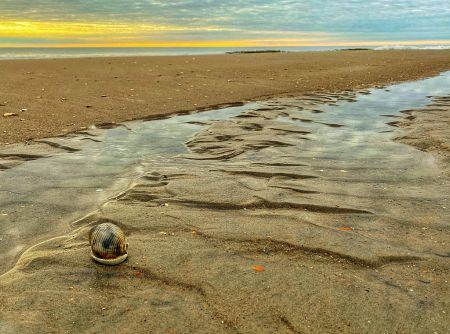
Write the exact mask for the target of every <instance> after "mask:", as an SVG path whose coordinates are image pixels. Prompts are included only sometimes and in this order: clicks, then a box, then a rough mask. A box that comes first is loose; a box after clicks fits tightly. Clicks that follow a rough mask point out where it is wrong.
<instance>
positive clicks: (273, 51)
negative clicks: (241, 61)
mask: <svg viewBox="0 0 450 334" xmlns="http://www.w3.org/2000/svg"><path fill="white" fill-rule="evenodd" d="M275 52H285V51H281V50H258V51H230V52H226V53H228V54H234V53H275Z"/></svg>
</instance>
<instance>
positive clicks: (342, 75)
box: [0, 50, 450, 145]
mask: <svg viewBox="0 0 450 334" xmlns="http://www.w3.org/2000/svg"><path fill="white" fill-rule="evenodd" d="M449 59H450V50H391V51H372V50H362V51H329V52H296V53H276V54H229V55H214V56H179V57H178V56H177V57H175V56H174V57H134V58H132V57H130V58H92V59H54V60H53V59H49V60H2V61H0V76H1V78H2V80H1V81H0V105H1V104H4V106H0V114H1V115H2V116H3V115H4V114H6V113H14V114H16V115H17V116H11V117H7V118H5V117H1V118H0V145H4V144H5V143H15V142H24V141H29V140H32V139H36V138H46V137H54V136H57V135H63V134H66V133H69V132H74V131H79V130H82V129H83V128H85V127H89V126H90V125H92V124H94V125H100V124H109V123H112V122H124V121H128V120H132V119H153V118H160V117H164V115H169V114H174V113H186V112H193V111H201V110H205V109H209V108H213V109H214V108H217V107H218V106H224V105H225V106H226V105H229V104H234V103H242V102H246V101H250V100H261V99H266V98H268V97H272V96H280V95H289V94H294V95H298V94H302V93H313V92H333V91H342V90H352V89H357V88H367V87H372V86H375V85H384V84H388V83H393V82H400V81H409V80H417V79H420V78H424V77H430V76H433V75H437V74H438V73H440V72H442V71H444V70H449V69H450V60H449ZM22 109H27V110H26V111H21V110H22Z"/></svg>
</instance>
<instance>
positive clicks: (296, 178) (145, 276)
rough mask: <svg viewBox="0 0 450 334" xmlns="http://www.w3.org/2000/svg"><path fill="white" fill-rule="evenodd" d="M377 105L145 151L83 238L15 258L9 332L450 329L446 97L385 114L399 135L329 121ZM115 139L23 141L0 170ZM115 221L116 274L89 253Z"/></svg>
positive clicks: (278, 116)
mask: <svg viewBox="0 0 450 334" xmlns="http://www.w3.org/2000/svg"><path fill="white" fill-rule="evenodd" d="M196 58H197V57H196ZM371 94H374V95H375V93H374V92H373V91H369V90H367V89H359V90H354V91H343V92H339V93H331V94H326V93H321V94H314V95H297V96H291V97H282V98H273V99H270V100H268V101H266V102H263V103H259V104H254V105H252V106H250V107H248V108H247V109H243V110H242V112H236V114H234V115H233V116H231V117H224V118H220V117H219V118H216V119H212V118H211V119H203V120H201V119H200V118H194V119H190V120H188V121H185V122H181V123H180V124H179V125H178V126H179V127H180V129H181V128H183V127H193V128H194V127H198V128H196V129H197V131H195V134H194V135H193V136H190V137H189V138H188V139H187V140H185V141H184V144H185V149H183V150H182V151H177V152H176V153H177V154H170V152H169V151H170V150H174V148H173V147H172V146H170V145H169V144H168V145H169V146H168V148H167V149H166V150H167V151H168V152H166V154H164V153H159V154H161V156H159V157H157V156H156V155H157V154H155V156H153V157H150V158H149V157H142V159H141V160H140V161H139V162H138V163H136V164H135V165H134V167H133V168H132V169H131V170H128V178H127V180H132V182H131V184H130V185H129V186H127V187H126V189H125V190H124V191H122V192H120V193H119V194H118V193H117V192H118V191H117V189H118V186H116V187H115V186H114V185H113V186H111V189H110V190H109V191H110V192H109V194H114V195H111V196H109V197H107V198H106V199H105V198H104V197H102V199H103V200H104V201H103V204H102V205H97V204H96V203H98V200H97V202H95V203H93V205H97V208H98V209H97V210H95V211H94V210H92V212H91V213H89V214H87V215H86V216H84V217H83V218H81V219H77V220H75V219H73V220H69V221H70V228H68V227H67V226H66V229H67V230H70V231H68V232H67V233H65V234H61V231H63V230H64V228H63V227H60V229H59V230H56V231H55V230H49V231H46V232H45V231H44V232H43V233H44V234H45V233H47V235H48V236H51V238H50V237H48V238H47V240H41V241H40V243H38V244H37V242H34V243H33V245H34V246H31V247H29V248H27V249H26V250H24V251H22V252H20V254H19V255H16V257H15V258H14V259H15V262H14V261H12V262H11V265H10V267H11V270H9V271H6V270H5V273H4V274H3V275H2V276H0V288H1V294H0V305H1V310H0V323H1V326H2V327H1V328H2V331H3V332H5V333H20V332H44V331H45V332H56V333H62V332H68V333H84V332H86V333H149V332H151V333H254V332H257V333H393V332H399V333H430V332H431V333H434V332H437V333H445V332H448V331H449V330H450V321H449V319H448V314H449V313H450V303H449V294H450V285H449V284H448V279H449V273H450V265H449V261H448V259H449V257H450V248H449V245H450V243H449V236H450V224H449V221H448V209H447V206H446V205H447V204H446V201H447V196H448V187H447V185H448V183H449V176H450V175H449V173H448V171H449V170H450V165H449V162H450V161H449V160H448V152H449V151H448V147H450V146H449V145H450V133H449V132H448V129H447V128H448V122H449V120H450V119H449V115H450V114H449V112H450V104H449V99H448V95H441V96H435V97H433V99H432V104H431V105H429V106H426V107H425V108H419V109H414V110H413V109H411V110H403V111H402V112H403V115H402V116H392V115H381V116H388V117H395V120H394V121H393V122H390V121H392V118H383V119H384V122H385V123H388V122H389V123H390V125H391V126H390V127H389V126H385V125H382V126H380V128H381V129H388V130H387V131H379V132H377V131H371V130H370V129H367V128H365V126H360V127H359V128H358V127H357V126H356V125H355V129H358V130H348V131H347V129H350V127H349V124H353V123H355V124H357V123H358V121H360V120H361V119H364V116H363V117H361V118H357V119H356V120H355V121H352V120H348V118H347V116H345V115H344V116H342V117H340V116H339V114H337V113H332V111H333V110H335V108H338V107H339V106H341V105H345V106H347V107H348V108H351V106H352V105H357V103H358V101H359V100H361V99H362V97H367V98H368V99H369V98H370V96H371ZM446 94H448V92H447V93H446ZM369 101H370V100H369ZM357 109H358V108H357ZM350 110H351V109H350ZM399 111H400V110H399ZM223 112H225V110H223ZM357 112H358V113H360V114H361V113H363V112H362V111H361V110H359V109H358V110H357ZM382 112H383V110H382ZM175 119H176V118H174V119H173V121H174V122H175ZM346 122H347V123H346ZM150 123H152V122H150ZM369 123H370V121H369ZM143 124H145V122H141V123H139V122H135V123H127V124H124V125H120V124H119V127H118V128H116V129H114V131H116V132H115V136H119V135H121V134H125V133H127V134H129V135H130V136H135V137H131V138H140V137H142V135H137V134H135V132H138V131H139V129H140V127H141V126H143ZM161 124H163V123H161ZM384 126H385V127H384ZM395 126H396V127H399V128H400V129H396V128H395ZM161 127H162V125H161ZM393 129H394V130H395V131H396V132H395V140H394V141H392V140H390V138H391V137H392V135H391V134H389V133H388V134H387V133H386V132H391V131H394V130H393ZM102 131H103V132H102ZM105 131H106V130H101V129H87V130H84V131H83V132H82V133H77V134H73V135H71V136H68V137H64V138H54V139H47V140H45V141H44V142H38V143H36V144H33V145H28V146H23V145H16V146H14V145H11V148H9V149H8V150H10V151H8V152H9V153H8V154H9V155H7V154H6V153H4V156H3V158H4V159H5V160H7V159H6V158H5V157H6V156H8V157H10V160H9V161H7V162H2V163H3V164H4V165H5V166H6V167H5V171H10V172H12V171H13V170H15V169H17V170H20V168H23V167H25V166H26V164H27V161H26V160H27V159H30V161H33V160H32V159H37V160H38V161H42V162H45V161H47V163H49V161H53V160H52V159H53V158H54V157H57V156H58V155H61V154H62V155H66V156H76V155H77V154H80V153H81V152H83V150H88V149H90V147H94V149H95V148H96V147H97V146H95V145H101V144H102V141H105V142H106V140H107V139H108V136H107V135H105V134H104V133H105ZM351 131H355V133H354V136H353V137H350V134H349V133H350V132H351ZM102 133H103V135H102ZM324 134H325V135H324ZM389 135H390V136H391V137H389ZM109 137H113V135H109ZM343 138H344V139H343ZM355 138H363V139H364V140H367V142H364V141H363V144H360V145H357V143H356V142H355V141H354V140H355ZM346 139H348V140H346ZM167 140H169V139H167ZM144 142H145V141H144ZM48 143H52V144H48ZM141 143H142V142H141ZM131 144H132V142H131V141H129V145H130V146H131ZM404 144H407V145H404ZM34 145H37V146H36V152H38V153H39V154H36V155H32V154H31V152H33V151H34V149H33V146H34ZM90 145H91V146H90ZM135 145H137V146H139V147H141V146H142V145H141V144H139V142H137V143H135ZM415 147H417V148H419V150H418V149H416V148H415ZM142 149H143V148H142ZM45 150H47V151H45ZM48 150H51V152H49V151H48ZM27 152H28V153H27ZM45 152H47V155H48V156H49V157H45V156H43V155H45V154H46V153H45ZM64 152H65V153H64ZM70 152H72V153H70ZM92 152H94V151H92ZM139 152H140V151H139ZM161 152H162V151H161ZM41 155H42V156H41ZM50 156H53V158H52V157H50ZM19 158H20V159H19ZM73 159H75V158H73ZM87 161H89V160H87ZM8 164H9V165H8ZM6 168H8V169H6ZM111 173H112V172H111ZM107 181H108V182H110V179H107ZM116 183H117V184H121V186H122V187H123V185H124V184H125V183H126V182H125V181H123V180H122V181H120V180H116ZM86 184H87V183H86ZM446 184H447V185H446ZM99 186H103V185H101V184H98V185H97V187H99ZM114 187H115V188H114ZM105 189H106V188H105ZM17 196H19V195H17ZM4 198H6V197H4ZM17 201H18V200H17ZM12 205H13V204H11V208H13V206H12ZM36 205H38V203H36ZM448 208H450V206H448ZM77 209H78V208H77ZM82 209H83V210H87V209H88V207H87V206H86V207H84V208H82ZM80 210H81V209H80ZM80 210H75V209H74V212H75V213H74V215H76V214H79V212H81V211H82V210H81V211H80ZM49 216H51V213H49ZM52 221H58V219H56V218H55V219H52ZM103 222H112V223H114V224H116V225H117V226H119V227H120V228H121V229H122V230H123V231H124V233H125V236H126V240H127V242H128V243H129V244H130V246H129V257H128V259H127V260H126V261H125V262H124V263H122V264H120V265H118V266H116V267H107V266H102V265H100V264H98V263H95V262H94V261H93V260H92V258H91V257H90V255H89V254H90V248H89V243H88V232H89V230H90V229H91V228H92V226H94V225H97V224H99V223H103ZM55 224H56V223H55ZM59 224H60V225H58V226H64V222H60V223H59ZM65 224H67V221H66V223H65ZM58 232H59V233H60V234H59V235H58ZM40 237H42V236H40ZM30 238H31V239H32V237H30ZM25 242H26V241H25V240H24V241H23V243H25Z"/></svg>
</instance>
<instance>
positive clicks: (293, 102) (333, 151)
mask: <svg viewBox="0 0 450 334" xmlns="http://www.w3.org/2000/svg"><path fill="white" fill-rule="evenodd" d="M446 87H450V73H445V74H443V75H441V76H439V77H436V78H432V79H427V80H423V81H419V82H413V83H405V84H399V85H395V86H390V87H387V88H385V89H370V90H363V91H361V92H360V93H359V94H356V95H355V94H353V93H342V94H336V95H333V94H329V95H318V96H300V97H287V98H277V99H273V100H271V101H266V102H264V103H259V104H256V103H254V104H247V105H245V106H243V107H233V108H227V109H222V110H211V111H207V112H203V113H199V114H192V115H185V116H175V117H172V118H168V119H164V120H156V121H149V122H141V121H136V122H130V123H127V124H123V125H118V127H116V128H114V129H110V130H100V129H90V130H87V131H86V132H85V133H84V134H79V135H74V136H70V137H67V138H55V139H50V140H48V141H47V142H51V143H52V147H47V150H43V149H42V148H41V149H40V151H39V150H37V149H35V147H34V146H29V147H24V148H18V150H19V151H20V150H22V151H23V152H25V153H26V154H38V155H39V154H44V153H42V152H43V151H45V154H48V155H50V156H48V157H45V158H41V159H39V158H36V159H35V160H31V161H23V164H21V165H18V166H16V167H14V168H10V169H6V170H3V171H1V172H0V173H1V181H0V182H1V183H0V203H1V206H0V207H1V209H0V211H1V212H0V214H7V215H3V216H0V221H1V227H0V254H2V260H1V262H0V273H2V272H4V271H5V270H7V269H8V268H10V267H11V265H13V264H14V262H15V261H16V260H17V258H18V256H19V255H20V253H21V252H22V251H23V250H25V249H26V248H27V247H30V246H31V245H33V244H35V243H36V242H39V241H42V240H45V238H48V237H50V236H55V235H60V234H63V233H67V232H68V231H70V230H71V229H72V227H71V225H70V224H71V223H72V222H73V221H75V220H77V219H78V218H81V217H82V216H83V215H85V214H87V213H89V212H91V211H93V210H95V209H96V208H98V207H99V206H100V205H101V204H102V203H104V202H106V201H108V200H109V199H111V198H113V197H114V196H116V195H117V194H118V193H120V192H121V191H123V190H125V189H127V187H128V186H129V184H130V183H131V182H132V181H133V180H135V179H136V178H138V177H139V176H140V175H142V174H143V173H145V172H146V171H147V170H148V168H149V165H151V166H153V167H155V166H160V168H163V169H164V168H165V169H167V170H172V169H173V170H175V169H178V170H179V169H180V168H182V169H183V170H184V171H187V170H189V169H190V168H194V166H195V168H209V167H210V166H211V165H214V167H215V168H225V169H226V168H229V167H230V166H233V165H236V166H238V167H239V168H243V167H245V168H247V169H248V168H254V169H256V170H257V169H258V168H259V167H268V166H269V167H270V166H272V167H276V168H277V169H280V168H281V169H283V170H284V169H285V167H286V166H291V167H292V166H297V167H296V168H303V170H302V173H303V174H305V177H304V178H305V179H306V178H307V177H310V176H308V175H311V177H314V178H320V177H322V176H323V177H322V179H317V180H316V181H311V182H314V187H312V183H311V184H308V186H309V187H312V188H314V191H315V192H320V191H325V190H324V189H325V188H327V187H329V185H330V184H332V183H333V182H343V178H342V175H344V174H342V173H347V172H349V171H354V176H353V177H354V180H356V179H357V178H358V177H360V178H361V179H364V178H365V180H366V182H374V183H377V182H394V181H396V182H405V183H408V185H406V184H405V185H404V186H405V187H409V186H414V187H416V186H420V187H422V186H423V185H424V184H425V183H430V182H438V180H437V179H436V177H435V175H436V169H435V167H434V166H433V159H432V158H431V156H430V155H429V154H427V153H424V152H421V151H419V150H417V149H415V148H412V147H409V146H405V145H402V144H399V143H395V142H392V141H391V140H390V139H391V138H392V137H393V136H395V135H397V134H399V130H397V129H396V128H395V127H393V126H391V125H388V124H387V123H389V122H392V121H396V120H397V117H400V118H401V117H406V116H407V115H404V114H402V113H401V111H402V110H407V109H413V108H420V107H423V106H425V105H427V104H429V103H431V99H430V97H428V96H437V95H445V94H448V93H449V91H446V90H445V89H446ZM249 115H250V116H251V117H250V116H249ZM237 116H238V117H237ZM387 116H394V117H387ZM274 129H275V130H274ZM196 133H197V135H195V136H194V134H196ZM229 133H231V135H230V134H229ZM193 136H194V137H193ZM42 142H43V143H45V142H46V141H42ZM186 142H188V144H187V146H188V147H187V146H186V145H184V143H186ZM55 143H56V144H55ZM43 145H44V146H45V145H47V144H43ZM55 147H56V148H55ZM67 147H69V148H71V149H70V150H68V149H67ZM8 150H9V149H6V150H5V151H4V152H6V154H8V153H7V152H8ZM37 151H39V152H37ZM16 153H17V152H16ZM45 154H44V155H45ZM6 158H8V157H6ZM9 158H11V157H9ZM1 162H2V161H0V163H1ZM180 166H181V167H180ZM280 166H281V167H280ZM302 166H304V167H302ZM412 169H413V170H412ZM418 169H419V170H420V175H421V176H420V179H417V170H418ZM336 172H337V173H341V174H336ZM344 181H345V180H344ZM444 186H446V185H445V184H444ZM339 187H343V186H342V184H339ZM381 187H386V185H384V184H383V185H381ZM342 189H345V187H344V188H342ZM423 192H424V193H425V194H428V195H429V197H430V198H434V199H435V200H439V201H441V200H442V201H444V200H446V199H445V198H444V197H442V196H435V195H432V193H433V190H432V189H430V190H427V189H423ZM433 196H434V197H433ZM441 197H442V198H441Z"/></svg>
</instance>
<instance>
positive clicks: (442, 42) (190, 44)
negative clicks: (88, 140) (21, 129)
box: [0, 40, 450, 48]
mask: <svg viewBox="0 0 450 334" xmlns="http://www.w3.org/2000/svg"><path fill="white" fill-rule="evenodd" d="M396 45H404V46H409V45H412V46H418V45H449V46H450V40H418V41H364V42H350V41H348V42H338V43H320V44H319V43H317V44H315V43H304V44H303V43H299V44H294V43H292V44H291V43H286V44H279V45H265V44H261V43H260V41H258V42H253V43H252V42H251V41H245V42H244V41H242V42H241V41H226V42H162V43H59V44H56V43H53V44H50V43H48V44H13V43H3V44H2V43H0V48H114V47H116V48H117V47H123V48H128V47H130V48H132V47H134V48H139V47H142V48H149V47H321V46H323V47H327V46H328V47H330V46H396Z"/></svg>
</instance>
